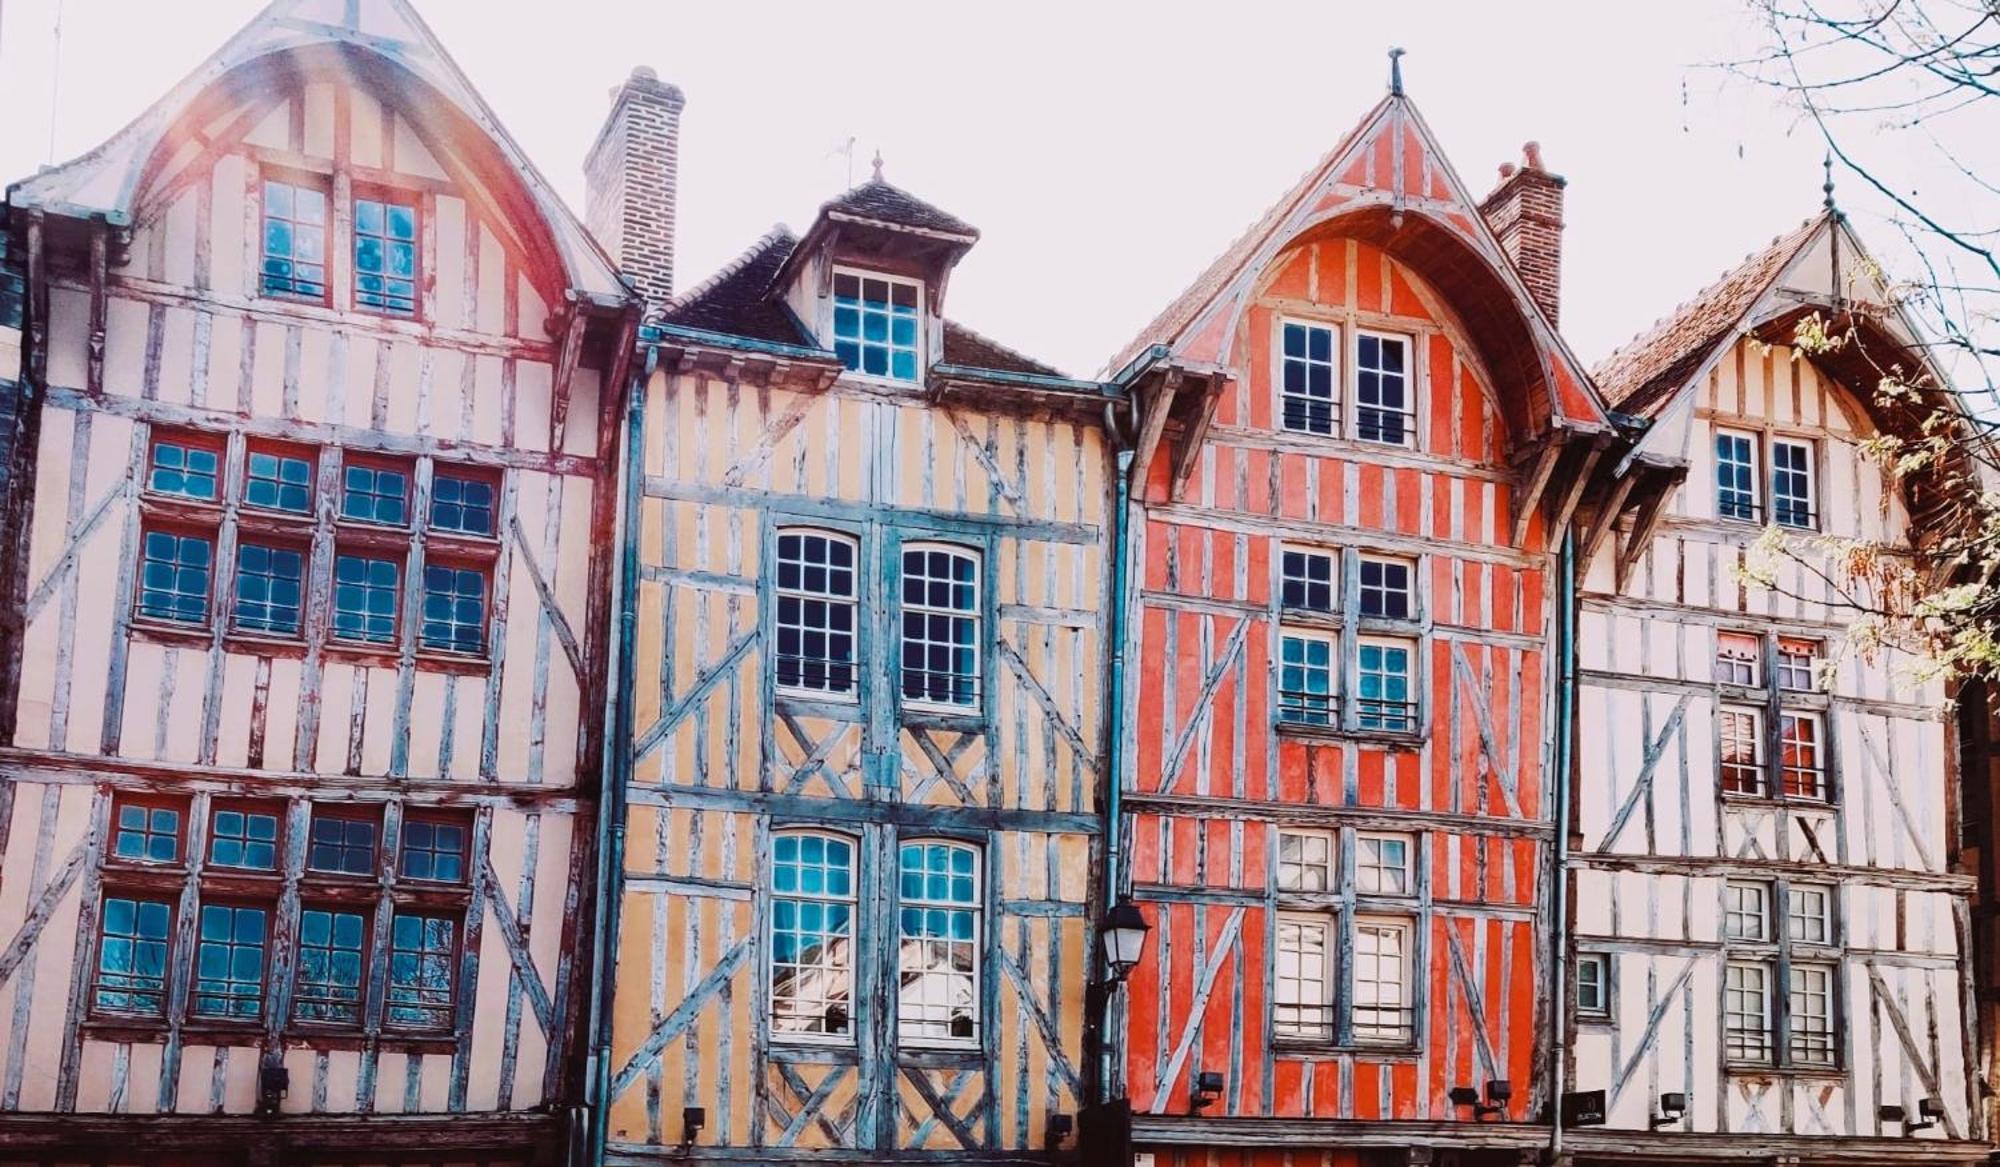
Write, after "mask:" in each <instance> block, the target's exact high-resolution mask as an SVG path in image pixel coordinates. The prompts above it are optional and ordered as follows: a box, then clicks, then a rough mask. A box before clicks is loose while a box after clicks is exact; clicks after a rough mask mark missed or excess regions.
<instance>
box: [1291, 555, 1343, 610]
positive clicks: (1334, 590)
mask: <svg viewBox="0 0 2000 1167" xmlns="http://www.w3.org/2000/svg"><path fill="white" fill-rule="evenodd" d="M1292 555H1299V556H1304V557H1305V559H1306V561H1307V563H1308V565H1310V563H1311V562H1312V561H1314V560H1319V561H1323V562H1324V563H1325V564H1326V570H1327V576H1326V607H1324V608H1315V607H1313V606H1312V605H1310V604H1304V605H1300V604H1291V603H1287V602H1286V601H1285V587H1286V585H1287V584H1289V583H1290V582H1292V581H1293V580H1298V581H1299V583H1300V584H1302V585H1303V586H1305V587H1307V588H1310V587H1312V586H1313V585H1314V584H1315V583H1316V582H1317V581H1315V580H1313V579H1312V578H1311V577H1310V576H1294V575H1292V574H1290V573H1289V572H1287V571H1286V570H1285V559H1286V557H1287V556H1292ZM1278 607H1279V608H1280V610H1282V611H1286V612H1309V613H1312V614H1314V615H1319V616H1333V615H1337V614H1338V613H1339V612H1340V552H1338V551H1335V550H1332V549H1330V548H1326V547H1305V546H1300V545H1299V544H1296V543H1286V544H1281V545H1280V546H1279V548H1278Z"/></svg>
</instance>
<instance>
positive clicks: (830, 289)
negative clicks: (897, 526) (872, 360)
mask: <svg viewBox="0 0 2000 1167" xmlns="http://www.w3.org/2000/svg"><path fill="white" fill-rule="evenodd" d="M841 276H852V277H854V278H855V279H857V280H879V281H881V282H883V283H886V284H890V285H896V284H901V285H903V286H905V287H909V288H914V289H916V293H917V316H916V343H915V345H914V346H913V350H912V351H913V354H914V359H915V361H916V375H915V376H912V377H898V376H896V375H895V372H894V369H895V367H896V352H897V351H898V348H899V347H900V346H898V345H896V344H895V343H894V335H895V315H894V313H890V314H889V330H890V340H888V341H885V342H879V343H881V344H882V347H884V348H886V349H887V350H888V354H889V357H888V368H889V370H890V371H889V372H883V373H868V372H864V371H862V370H861V369H860V368H858V367H857V368H852V369H850V368H848V367H847V365H846V362H845V361H842V362H841V372H842V374H843V375H846V376H853V377H862V378H865V379H867V380H869V381H876V382H881V383H883V384H889V385H921V384H923V383H924V375H925V374H926V373H927V372H929V370H930V364H929V362H928V361H927V360H926V359H925V346H926V343H927V341H928V340H929V337H928V336H927V333H928V332H929V329H928V328H926V327H925V317H926V315H927V312H926V311H925V304H926V301H925V299H924V292H925V288H924V281H922V280H920V279H916V278H914V277H912V276H904V275H891V274H890V273H888V272H884V271H873V270H870V269H868V268H865V267H850V266H847V265H844V264H836V265H834V269H833V275H832V278H831V279H830V280H829V282H828V284H827V318H826V347H828V348H830V349H831V348H835V347H836V346H838V345H839V344H840V343H841V337H840V336H839V329H838V325H837V323H836V315H835V314H837V313H838V312H839V311H840V297H839V294H838V293H837V292H835V291H834V289H835V288H837V287H839V282H838V281H839V279H840V277H841ZM863 291H864V293H865V291H866V288H865V286H864V287H863ZM894 296H895V293H894V292H893V291H892V292H891V293H890V297H891V299H890V303H891V304H892V305H893V303H894ZM863 302H864V303H865V302H866V301H865V300H864V301H863ZM862 313H863V315H864V316H865V315H866V311H865V310H862ZM863 328H864V331H865V329H866V326H865V325H864V326H863ZM854 343H856V344H860V345H866V344H870V343H878V342H870V341H863V340H856V341H855V342H854ZM863 363H865V362H863Z"/></svg>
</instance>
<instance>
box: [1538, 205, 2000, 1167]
mask: <svg viewBox="0 0 2000 1167" xmlns="http://www.w3.org/2000/svg"><path fill="white" fill-rule="evenodd" d="M1831 189H1832V188H1831V186H1830V185H1829V187H1828V192H1829V196H1828V201H1827V208H1826V210H1825V211H1824V212H1823V213H1821V214H1819V215H1817V216H1815V217H1814V218H1812V219H1810V220H1808V221H1807V222H1805V223H1804V224H1802V225H1801V226H1799V227H1797V228H1795V229H1794V230H1791V231H1789V232H1787V233H1786V234H1784V235H1782V236H1780V237H1779V238H1777V239H1775V240H1773V241H1772V242H1771V244H1770V245H1769V246H1768V247H1766V248H1764V249H1762V250H1760V251H1758V252H1756V253H1755V254H1753V255H1751V256H1749V257H1748V258H1747V259H1746V260H1745V261H1744V262H1743V263H1742V265H1740V266H1739V267H1737V268H1736V269H1735V270H1733V271H1731V272H1729V273H1728V274H1726V275H1725V276H1724V277H1723V278H1722V279H1721V280H1720V281H1718V282H1717V283H1716V284H1714V285H1713V286H1711V287H1709V288H1708V289H1706V290H1704V291H1703V292H1702V293H1701V294H1700V295H1698V296H1696V297H1695V298H1694V299H1692V300H1691V301H1689V302H1688V303H1687V304H1684V305H1682V306H1681V307H1680V308H1678V309H1677V310H1676V311H1675V312H1674V313H1672V314H1671V315H1669V316H1668V317H1667V318H1665V319H1664V320H1662V321H1661V322H1660V323H1659V324H1658V325H1657V326H1656V327H1655V328H1654V329H1652V330H1651V331H1649V332H1647V333H1646V334H1644V335H1642V336H1641V337H1639V338H1637V339H1636V340H1634V341H1633V342H1632V343H1631V344H1629V345H1627V346H1626V347H1625V348H1624V349H1622V350H1620V351H1619V352H1618V353H1617V354H1615V355H1614V356H1613V357H1611V358H1610V359H1609V360H1608V361H1607V362H1606V364H1605V365H1604V366H1603V367H1602V368H1600V369H1599V370H1598V377H1599V383H1600V385H1602V386H1603V388H1604V391H1605V393H1606V395H1607V396H1608V397H1609V398H1610V400H1611V401H1612V402H1613V403H1614V404H1615V405H1616V406H1617V407H1618V408H1619V409H1621V410H1624V411H1628V412H1630V413H1632V414H1634V415H1637V416H1639V417H1641V418H1643V419H1646V420H1647V421H1648V422H1649V423H1650V427H1651V428H1650V432H1649V433H1647V434H1646V436H1645V437H1644V438H1643V439H1642V440H1641V441H1640V443H1639V444H1638V446H1637V447H1636V449H1635V450H1634V451H1633V452H1632V457H1631V459H1630V467H1629V469H1628V470H1627V472H1626V476H1625V478H1624V479H1621V481H1620V482H1619V484H1618V485H1617V486H1615V487H1613V488H1612V494H1613V497H1614V498H1623V497H1626V495H1625V492H1626V491H1628V490H1629V491H1634V492H1635V495H1636V494H1649V495H1650V499H1651V501H1650V502H1648V503H1645V504H1643V505H1638V506H1634V507H1632V508H1631V511H1630V513H1629V514H1628V515H1627V516H1626V517H1625V518H1623V519H1621V520H1618V521H1617V523H1616V527H1617V529H1616V530H1615V531H1613V532H1610V534H1609V537H1608V538H1607V539H1605V540H1604V541H1603V547H1602V551H1601V553H1599V554H1598V555H1596V556H1595V557H1593V558H1592V559H1591V561H1590V563H1589V565H1588V575H1587V576H1586V578H1585V579H1584V582H1583V597H1582V603H1581V612H1580V614H1579V621H1580V633H1579V636H1578V648H1579V656H1578V661H1577V665H1578V670H1579V673H1578V676H1579V696H1578V703H1579V713H1578V719H1579V726H1580V732H1579V738H1578V745H1577V758H1576V765H1575V798H1576V802H1575V814H1574V818H1573V819H1572V824H1571V825H1572V828H1573V830H1574V831H1575V832H1576V838H1577V839H1578V840H1579V847H1578V849H1577V851H1576V854H1575V855H1574V856H1573V864H1572V871H1573V887H1574V898H1575V911H1574V914H1573V930H1574V937H1573V942H1572V944H1571V953H1570V958H1571V961H1572V967H1573V970H1574V980H1573V985H1572V989H1573V991H1572V993H1571V996H1570V999H1571V1008H1570V1010H1569V1016H1568V1018H1567V1019H1566V1020H1567V1024H1568V1029H1569V1034H1570V1040H1571V1042H1572V1043H1573V1049H1574V1059H1573V1064H1572V1067H1571V1075H1572V1079H1571V1082H1570V1083H1569V1088H1572V1089H1577V1090H1590V1091H1595V1090H1602V1091H1604V1092H1605V1102H1606V1109H1605V1117H1606V1120H1607V1122H1606V1125H1605V1126H1604V1127H1602V1128H1599V1129H1596V1130H1593V1131H1578V1132H1575V1133H1574V1137H1573V1139H1572V1147H1573V1149H1575V1150H1576V1151H1577V1153H1578V1155H1579V1161H1582V1160H1602V1161H1607V1162H1608V1161H1611V1160H1613V1159H1619V1158H1623V1157H1625V1156H1628V1155H1630V1154H1633V1153H1643V1154H1645V1155H1647V1156H1649V1157H1650V1158H1649V1161H1665V1160H1669V1159H1674V1160H1684V1161H1698V1160H1701V1159H1704V1158H1706V1159H1710V1160H1713V1159H1719V1158H1735V1157H1739V1156H1741V1155H1743V1154H1746V1153H1748V1154H1755V1155H1759V1156H1767V1157H1775V1158H1777V1159H1778V1160H1779V1161H1783V1162H1796V1163H1813V1162H1833V1161H1840V1162H1863V1161H1866V1162H1877V1161H1879V1162H1885V1163H1887V1162H1907V1161H1912V1157H1914V1156H1919V1155H1921V1157H1922V1158H1923V1161H1925V1162H1951V1161H1978V1160H1982V1159H1983V1157H1984V1156H1985V1155H1986V1153H1987V1151H1988V1150H1989V1149H1990V1146H1989V1145H1988V1144H1987V1143H1986V1141H1985V1130H1984V1127H1985V1123H1984V1119H1983V1116H1982V1110H1983V1108H1984V1104H1983V1102H1982V1100H1981V1099H1980V1097H1979V1087H1978V1066H1977V1052H1976V1047H1975V1037H1974V1034H1975V1029H1974V1015H1973V1009H1972V996H1971V994H1972V982H1971V966H1970V963H1969V947H1970V937H1971V931H1970V930H1971V921H1970V917H1969V913H1968V896H1969V894H1970V893H1971V892H1972V891H1973V890H1974V885H1975V880H1974V877H1973V876H1971V875H1970V874H1968V873H1967V872H1966V871H1965V869H1964V867H1963V866H1962V864H1961V856H1960V853H1959V847H1960V843H1959V830H1958V827H1959V824H1958V818H1957V814H1958V799H1959V791H1958V789H1957V774H1958V772H1959V760H1958V746H1957V732H1956V722H1955V719H1954V718H1953V716H1952V714H1951V712H1950V710H1949V707H1948V704H1947V694H1946V693H1945V691H1944V689H1943V686H1942V685H1941V684H1940V683H1939V682H1937V681H1935V680H1926V679H1924V675H1923V672H1922V670H1920V669H1916V668H1913V667H1912V665H1913V664H1914V662H1913V661H1912V660H1911V659H1910V658H1909V657H1907V656H1905V655H1903V654H1901V653H1899V652H1898V651H1897V650H1896V648H1895V647H1894V646H1893V645H1885V646H1882V647H1880V648H1878V649H1876V650H1875V651H1873V652H1864V651H1861V649H1863V648H1865V647H1866V645H1865V641H1866V639H1867V638H1866V637H1865V636H1863V637H1852V636H1850V625H1851V624H1853V622H1854V621H1855V619H1856V616H1857V615H1858V613H1857V610H1856V609H1855V608H1854V607H1852V606H1850V604H1849V603H1847V602H1846V601H1847V599H1848V595H1849V592H1848V591H1847V589H1849V588H1851V587H1855V586H1857V585H1854V584H1852V583H1848V582H1844V581H1843V580H1842V579H1841V577H1840V575H1839V573H1838V572H1836V571H1832V570H1831V569H1825V568H1823V566H1822V564H1821V559H1820V557H1821V555H1822V554H1823V552H1822V551H1821V550H1820V549H1819V547H1818V546H1817V545H1815V544H1814V542H1813V541H1814V540H1815V539H1818V538H1820V537H1822V536H1825V537H1830V538H1832V539H1836V540H1842V541H1846V540H1855V541H1858V543H1859V545H1860V546H1861V547H1864V548H1867V549H1868V550H1869V552H1870V553H1871V554H1877V555H1882V556H1898V555H1909V554H1911V553H1912V552H1913V551H1914V550H1915V549H1916V548H1917V547H1918V546H1919V545H1920V542H1921V539H1922V537H1923V531H1924V529H1925V526H1926V524H1927V523H1935V522H1936V521H1938V518H1937V516H1938V513H1939V512H1937V511H1935V510H1933V509H1932V508H1933V506H1934V505H1935V504H1936V503H1937V502H1939V501H1940V499H1939V497H1938V495H1937V494H1936V493H1935V492H1934V491H1933V492H1931V493H1930V494H1929V495H1928V496H1926V493H1925V487H1924V483H1923V481H1922V479H1921V476H1919V477H1917V478H1913V479H1911V480H1910V481H1909V482H1908V483H1898V482H1896V481H1895V480H1894V479H1892V477H1891V476H1890V475H1889V474H1888V473H1887V471H1886V470H1885V468H1884V467H1883V466H1882V465H1880V464H1879V462H1878V461H1877V460H1876V459H1875V458H1874V457H1872V456H1871V455H1869V454H1868V453H1867V452H1866V451H1865V450H1864V448H1863V446H1864V443H1865V442H1867V441H1868V439H1870V438H1871V437H1872V436H1874V435H1877V434H1882V433H1888V434H1901V435H1903V436H1906V437H1909V436H1914V435H1916V434H1917V433H1918V432H1920V431H1919V429H1918V428H1917V427H1918V426H1919V425H1920V424H1921V418H1922V415H1923V413H1924V412H1925V411H1926V410H1928V409H1930V408H1943V409H1945V410H1949V409H1951V408H1952V406H1951V405H1950V404H1949V402H1948V397H1947V395H1946V394H1944V393H1942V392H1940V390H1942V389H1943V388H1944V384H1945V383H1944V382H1943V380H1942V378H1941V376H1940V375H1939V374H1938V373H1937V372H1936V371H1935V370H1932V369H1930V368H1929V366H1928V363H1927V361H1926V359H1925V358H1924V356H1923V350H1922V348H1921V346H1920V345H1919V344H1917V343H1916V342H1915V340H1914V339H1913V338H1914V336H1915V333H1914V332H1913V330H1912V329H1911V328H1910V327H1909V325H1908V322H1907V321H1906V320H1904V319H1903V318H1902V317H1901V316H1900V314H1899V311H1898V309H1897V308H1896V307H1895V301H1894V299H1893V298H1892V296H1891V295H1890V293H1889V291H1888V290H1887V289H1886V288H1885V287H1884V286H1883V284H1882V283H1881V282H1880V277H1879V274H1878V270H1879V269H1877V268H1876V267H1875V265H1874V264H1873V262H1872V261H1871V260H1870V259H1869V258H1868V256H1867V254H1866V253H1865V252H1864V251H1863V250H1862V248H1861V244H1860V242H1859V240H1858V239H1857V238H1856V237H1855V234H1854V232H1853V231H1852V229H1851V228H1850V227H1849V225H1848V223H1847V221H1846V219H1845V218H1844V217H1843V216H1842V215H1841V214H1840V213H1839V212H1838V211H1837V210H1836V209H1835V208H1834V206H1833V204H1832V199H1831ZM1802 335H1803V336H1804V337H1805V338H1806V342H1805V343H1801V341H1800V338H1801V336H1802ZM1822 336H1823V337H1825V338H1827V339H1826V340H1819V339H1817V338H1820V337H1822ZM1892 370H1896V371H1898V375H1899V376H1901V377H1903V378H1905V379H1907V380H1908V381H1909V382H1910V383H1911V384H1913V385H1917V386H1920V387H1927V388H1925V392H1924V395H1922V396H1920V397H1917V398H1913V399H1911V400H1914V401H1916V402H1918V405H1917V406H1916V407H1913V406H1912V405H1910V404H1908V403H1907V402H1906V403H1903V404H1891V403H1886V402H1885V401H1884V400H1883V399H1881V398H1879V397H1878V394H1877V385H1878V383H1879V382H1880V381H1881V380H1882V378H1883V377H1884V376H1885V375H1886V374H1888V373H1889V372H1890V371H1892ZM1633 481H1638V482H1639V483H1640V485H1639V486H1637V487H1633V486H1632V485H1631V483H1632V482H1633ZM1676 483H1678V484H1676ZM1609 505H1611V506H1612V508H1613V509H1614V510H1615V509H1617V505H1618V504H1616V503H1611V504H1609ZM1767 528H1775V529H1776V531H1777V532H1780V533H1782V534H1783V535H1784V537H1785V538H1786V539H1787V540H1790V541H1791V542H1792V545H1793V546H1795V547H1798V548H1799V551H1798V552H1797V553H1796V554H1795V555H1784V554H1775V555H1774V554H1769V553H1768V552H1760V550H1759V542H1760V537H1764V536H1763V532H1765V531H1766V529H1767ZM1766 538H1767V537H1766ZM1856 594H1861V595H1863V598H1864V599H1865V585H1864V592H1863V593H1856ZM1982 777H1983V771H1982Z"/></svg>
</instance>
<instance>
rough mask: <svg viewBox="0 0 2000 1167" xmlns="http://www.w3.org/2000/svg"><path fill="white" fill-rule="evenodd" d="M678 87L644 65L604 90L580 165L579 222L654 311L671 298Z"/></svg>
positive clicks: (677, 166) (677, 172)
mask: <svg viewBox="0 0 2000 1167" xmlns="http://www.w3.org/2000/svg"><path fill="white" fill-rule="evenodd" d="M686 103H687V99H686V98H685V97H683V96H681V91H680V88H679V87H678V86H675V85H669V84H667V83H666V82H664V81H662V80H660V76H659V74H657V73H655V72H653V70H651V69H649V68H647V67H646V66H644V65H641V66H639V67H638V68H636V69H634V70H632V76H631V77H629V78H627V79H626V81H625V83H624V84H623V85H620V86H619V87H618V88H616V89H614V90H612V91H611V115H610V116H609V117H607V118H606V119H605V120H604V128H603V129H602V130H599V131H598V134H597V141H596V142H595V143H594V144H592V146H591V147H590V154H589V155H588V156H587V157H586V158H585V160H584V164H583V170H584V180H585V195H584V202H585V208H584V222H585V223H586V224H587V225H588V226H589V227H590V231H591V234H593V235H595V236H597V241H598V242H599V243H601V244H603V245H604V250H605V251H607V252H609V253H610V254H611V258H612V260H613V261H615V262H616V263H617V264H618V268H619V270H620V271H622V272H624V273H625V276H626V278H627V279H629V280H631V281H632V283H633V284H634V285H636V286H637V287H638V289H639V290H640V291H641V292H643V293H644V294H645V296H646V303H647V305H648V306H649V307H654V308H657V307H659V306H660V305H662V304H664V303H666V302H667V301H668V300H669V299H671V298H672V297H673V294H674V208H675V203H676V201H677V187H678V183H679V176H680V145H681V107H682V106H683V105H685V104H686Z"/></svg>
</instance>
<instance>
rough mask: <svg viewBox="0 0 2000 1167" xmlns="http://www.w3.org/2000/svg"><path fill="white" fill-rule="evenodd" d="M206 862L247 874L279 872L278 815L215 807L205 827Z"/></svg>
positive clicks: (260, 811) (238, 808)
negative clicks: (206, 831)
mask: <svg viewBox="0 0 2000 1167" xmlns="http://www.w3.org/2000/svg"><path fill="white" fill-rule="evenodd" d="M208 862H209V864H210V865H211V866H214V867H238V868H242V869H244V870H246V871H276V870H277V869H278V816H277V815H276V814H275V813H272V812H270V811H263V810H249V809H244V808H241V807H232V806H228V805H226V804H223V805H218V806H217V807H216V809H215V814H214V816H213V817H212V818H211V819H210V821H209V825H208Z"/></svg>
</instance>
